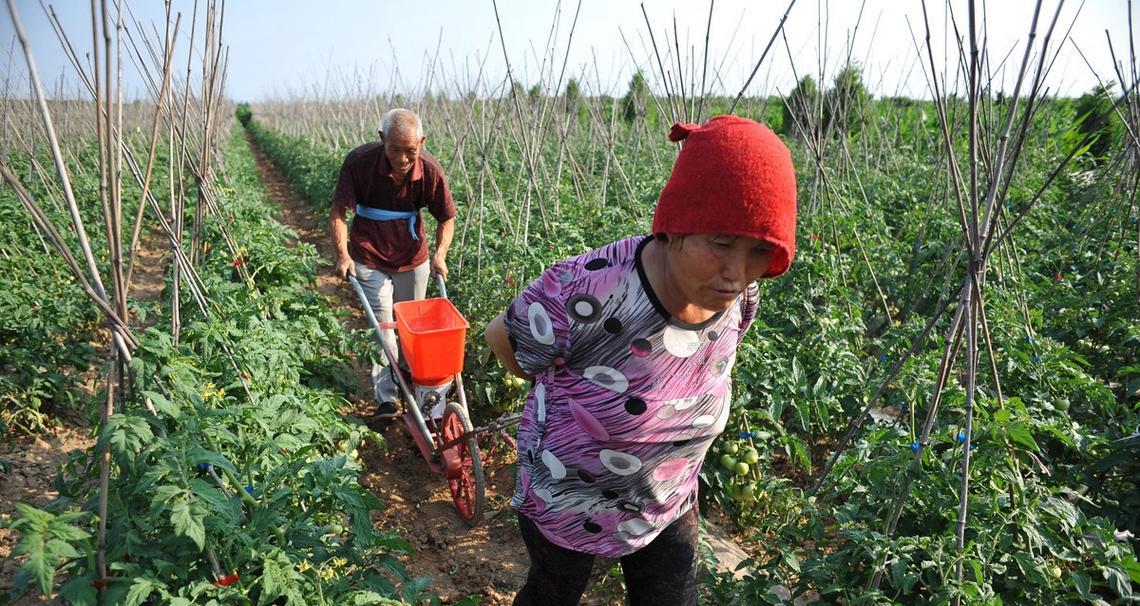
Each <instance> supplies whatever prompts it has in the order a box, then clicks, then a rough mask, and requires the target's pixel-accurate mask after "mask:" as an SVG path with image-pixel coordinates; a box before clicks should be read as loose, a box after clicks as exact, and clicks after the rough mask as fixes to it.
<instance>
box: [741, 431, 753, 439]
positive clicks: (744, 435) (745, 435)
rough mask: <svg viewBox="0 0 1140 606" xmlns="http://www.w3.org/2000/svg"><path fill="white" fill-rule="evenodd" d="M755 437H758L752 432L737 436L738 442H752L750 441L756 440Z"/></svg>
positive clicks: (743, 432) (744, 432)
mask: <svg viewBox="0 0 1140 606" xmlns="http://www.w3.org/2000/svg"><path fill="white" fill-rule="evenodd" d="M755 437H756V434H755V433H754V432H751V431H742V432H740V433H739V434H737V435H736V438H737V439H738V440H750V439H752V438H755Z"/></svg>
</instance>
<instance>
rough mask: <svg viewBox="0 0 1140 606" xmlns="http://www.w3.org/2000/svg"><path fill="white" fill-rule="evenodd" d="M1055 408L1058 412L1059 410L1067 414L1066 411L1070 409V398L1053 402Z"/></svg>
mask: <svg viewBox="0 0 1140 606" xmlns="http://www.w3.org/2000/svg"><path fill="white" fill-rule="evenodd" d="M1053 408H1056V409H1057V410H1059V411H1061V412H1065V411H1066V410H1068V409H1069V399H1068V398H1060V399H1058V400H1057V401H1056V402H1053Z"/></svg>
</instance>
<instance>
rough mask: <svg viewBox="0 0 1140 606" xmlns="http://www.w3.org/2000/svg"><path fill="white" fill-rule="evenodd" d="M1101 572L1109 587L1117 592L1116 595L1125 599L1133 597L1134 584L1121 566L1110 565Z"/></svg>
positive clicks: (1102, 568)
mask: <svg viewBox="0 0 1140 606" xmlns="http://www.w3.org/2000/svg"><path fill="white" fill-rule="evenodd" d="M1100 572H1101V574H1103V575H1104V580H1105V581H1108V586H1109V587H1111V588H1112V590H1113V591H1115V592H1116V595H1118V596H1120V597H1121V598H1125V599H1127V598H1131V597H1132V584H1131V583H1130V582H1129V579H1128V575H1127V574H1125V573H1124V570H1123V569H1122V568H1121V567H1120V566H1118V565H1116V564H1109V565H1108V566H1104V567H1101V569H1100Z"/></svg>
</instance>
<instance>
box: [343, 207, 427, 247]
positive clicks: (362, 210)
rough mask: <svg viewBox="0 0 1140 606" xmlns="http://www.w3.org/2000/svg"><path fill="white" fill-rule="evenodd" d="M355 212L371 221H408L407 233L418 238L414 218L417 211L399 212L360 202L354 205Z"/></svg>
mask: <svg viewBox="0 0 1140 606" xmlns="http://www.w3.org/2000/svg"><path fill="white" fill-rule="evenodd" d="M356 214H358V215H360V216H361V217H364V218H365V219H371V220H373V221H399V220H401V219H404V220H407V222H408V233H409V234H412V239H413V240H419V239H420V237H419V236H418V235H417V234H416V219H417V218H418V217H419V213H417V212H413V211H407V212H401V211H398V210H384V209H383V208H373V207H371V206H364V205H362V204H357V205H356Z"/></svg>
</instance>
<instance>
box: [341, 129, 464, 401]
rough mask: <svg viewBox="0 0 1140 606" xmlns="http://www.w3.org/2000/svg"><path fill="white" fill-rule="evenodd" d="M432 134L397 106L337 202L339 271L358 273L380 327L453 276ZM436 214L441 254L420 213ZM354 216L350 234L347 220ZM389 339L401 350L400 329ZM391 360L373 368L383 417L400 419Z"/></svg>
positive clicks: (348, 164) (447, 201) (447, 207)
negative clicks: (432, 279)
mask: <svg viewBox="0 0 1140 606" xmlns="http://www.w3.org/2000/svg"><path fill="white" fill-rule="evenodd" d="M426 140H427V137H425V136H424V133H423V124H422V123H421V122H420V118H419V116H417V115H416V114H415V113H414V112H412V111H410V110H407V109H393V110H391V111H389V112H388V113H386V114H384V117H383V118H382V119H381V126H380V141H378V142H372V143H366V144H364V145H361V146H360V147H357V148H356V149H354V150H352V151H351V152H349V153H348V155H347V156H346V157H345V159H344V163H343V164H342V165H341V169H340V176H339V177H338V178H337V183H336V190H335V191H334V192H333V197H332V210H331V213H330V219H329V227H330V229H331V231H332V237H333V243H334V244H336V249H337V261H336V272H337V274H338V275H340V276H341V277H342V278H345V279H347V278H348V275H350V274H351V275H354V276H356V279H357V280H359V281H360V285H361V287H363V289H364V293H365V295H366V296H367V297H368V302H369V305H370V306H371V307H372V312H373V313H374V314H376V318H377V319H378V320H379V321H380V322H391V321H392V304H393V303H397V302H400V301H408V300H412V299H422V298H424V295H425V294H426V293H427V283H428V278H429V275H439V276H440V277H441V278H443V279H444V280H446V279H447V262H446V259H447V249H448V248H449V247H450V246H451V238H452V235H453V234H454V233H455V215H456V214H457V213H456V210H455V201H454V200H452V198H451V190H450V189H449V188H448V186H447V179H446V178H445V177H444V174H443V169H442V168H441V167H440V165H439V163H438V162H436V160H435V158H432V157H431V156H430V155H428V154H427V153H426V152H424V151H423V145H424V141H426ZM425 207H426V208H427V209H428V212H430V213H431V214H432V216H433V217H435V220H436V229H435V252H434V253H432V254H431V255H430V260H429V255H428V246H427V242H426V240H425V234H424V225H423V221H422V218H423V217H422V216H421V215H420V209H421V208H425ZM349 210H351V211H353V213H354V214H355V216H354V217H353V220H352V230H351V231H349V229H348V227H347V224H346V222H345V213H346V211H349ZM383 339H384V341H385V342H386V343H387V344H388V346H389V347H390V348H391V350H392V351H397V349H396V335H395V331H392V330H386V331H384V334H383ZM386 366H387V360H386V359H384V358H381V363H380V364H374V365H373V366H372V387H373V391H374V393H375V396H376V401H377V402H379V407H378V409H377V412H376V416H377V417H381V418H391V417H395V416H396V415H397V414H399V411H398V409H397V407H396V396H397V394H398V389H399V388H398V385H397V383H396V379H395V375H394V374H393V373H394V370H393V369H390V368H386Z"/></svg>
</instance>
